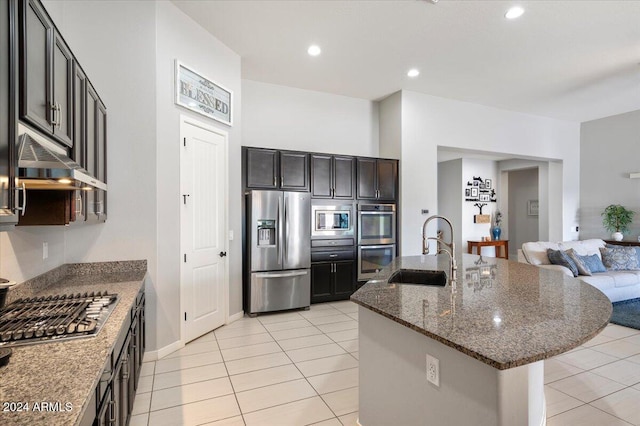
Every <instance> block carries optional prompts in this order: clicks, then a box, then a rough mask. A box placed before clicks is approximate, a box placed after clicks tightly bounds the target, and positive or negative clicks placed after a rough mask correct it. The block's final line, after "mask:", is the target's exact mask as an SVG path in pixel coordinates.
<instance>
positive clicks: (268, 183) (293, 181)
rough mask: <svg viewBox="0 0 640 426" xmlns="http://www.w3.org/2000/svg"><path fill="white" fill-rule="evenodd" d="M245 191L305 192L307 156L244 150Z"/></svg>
mask: <svg viewBox="0 0 640 426" xmlns="http://www.w3.org/2000/svg"><path fill="white" fill-rule="evenodd" d="M244 157H245V184H246V187H247V188H248V189H282V190H287V191H308V190H309V154H307V153H305V152H294V151H277V150H274V149H262V148H244Z"/></svg>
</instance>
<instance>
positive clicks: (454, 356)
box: [351, 254, 612, 426]
mask: <svg viewBox="0 0 640 426" xmlns="http://www.w3.org/2000/svg"><path fill="white" fill-rule="evenodd" d="M458 256H459V257H458V271H457V272H458V279H457V282H456V283H453V284H452V283H451V282H447V283H446V285H445V286H430V285H412V284H389V283H388V282H387V281H388V279H389V277H390V276H391V275H392V274H393V273H394V272H396V271H397V270H399V269H410V270H438V271H446V272H447V274H448V271H449V257H448V256H447V255H439V256H413V257H400V258H397V259H395V260H394V261H393V262H392V263H391V264H390V265H389V266H388V267H387V268H385V269H384V270H382V271H381V272H380V273H379V274H378V276H376V278H375V279H373V280H371V281H369V282H368V283H367V284H365V285H364V286H363V287H362V288H360V289H359V290H358V291H357V292H356V293H354V295H353V296H352V297H351V300H352V301H354V302H355V303H357V304H359V305H360V307H359V310H358V312H359V313H358V315H359V345H360V348H359V355H360V388H359V389H360V390H359V392H360V395H359V399H360V414H359V416H360V417H359V422H360V424H361V425H362V426H375V425H388V424H406V425H420V424H429V425H462V424H474V425H541V424H545V422H546V414H545V401H544V366H543V360H544V359H547V358H551V357H553V356H555V355H558V354H561V353H563V352H566V351H569V350H571V349H573V348H575V347H577V346H579V345H580V344H582V343H584V342H586V341H588V340H590V339H591V338H593V337H594V336H595V335H597V334H598V333H599V332H600V331H601V330H602V329H603V328H604V327H606V325H607V323H608V320H609V318H610V316H611V309H612V308H611V303H610V301H609V299H608V298H607V297H606V296H605V295H604V294H602V293H601V292H600V291H599V290H597V289H596V288H595V287H592V286H590V285H588V284H585V283H583V282H582V281H579V280H577V279H574V278H570V277H567V276H565V275H564V274H561V273H557V272H555V271H549V270H545V269H542V268H536V267H534V266H531V265H526V264H522V263H517V262H512V261H508V260H503V259H496V258H482V257H480V256H476V255H469V254H459V255H458ZM427 354H428V355H431V356H432V357H434V358H436V359H437V360H438V361H439V368H438V370H439V371H438V376H439V385H438V386H436V385H434V384H432V383H429V382H428V381H427V371H426V366H427V362H426V355H427Z"/></svg>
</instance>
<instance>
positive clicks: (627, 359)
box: [131, 301, 640, 426]
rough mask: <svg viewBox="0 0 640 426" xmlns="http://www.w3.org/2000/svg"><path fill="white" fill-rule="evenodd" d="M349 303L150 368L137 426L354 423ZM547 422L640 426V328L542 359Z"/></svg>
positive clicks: (353, 334) (208, 340)
mask: <svg viewBox="0 0 640 426" xmlns="http://www.w3.org/2000/svg"><path fill="white" fill-rule="evenodd" d="M357 312H358V310H357V305H355V304H354V303H352V302H349V301H344V302H336V303H325V304H319V305H312V306H311V309H310V310H309V311H293V312H286V313H277V314H267V315H262V316H258V317H257V318H248V317H245V318H243V319H241V320H239V321H236V322H234V323H232V324H229V325H226V326H223V327H221V328H219V329H217V330H216V331H214V332H212V333H209V334H207V335H205V336H203V337H201V338H199V339H197V340H195V341H193V342H191V343H189V344H188V345H187V346H186V347H184V348H183V349H180V350H179V351H176V352H174V353H173V354H171V355H169V356H167V357H165V358H163V359H161V360H159V361H155V362H145V363H144V364H143V369H142V373H141V379H140V385H139V388H138V392H137V395H136V400H135V404H134V408H133V416H132V418H131V426H138V425H149V426H161V425H172V426H175V425H211V426H213V425H248V426H252V425H264V426H270V425H274V426H286V425H293V426H298V425H307V424H315V425H327V426H329V425H336V426H340V425H348V426H353V425H356V420H357V418H358V330H357V328H358V313H357ZM545 396H546V399H547V415H548V417H547V424H548V425H549V426H558V425H567V426H574V425H581V426H589V425H593V426H602V425H630V424H632V425H638V426H640V330H634V329H631V328H626V327H620V326H617V325H609V326H608V327H607V328H606V329H605V330H604V331H603V332H602V333H600V334H599V335H598V336H597V337H595V338H594V339H593V340H591V341H589V342H587V343H585V344H584V345H582V346H580V347H578V348H576V349H574V350H572V351H570V352H568V353H565V354H562V355H560V356H557V357H555V358H552V359H550V360H547V361H546V362H545Z"/></svg>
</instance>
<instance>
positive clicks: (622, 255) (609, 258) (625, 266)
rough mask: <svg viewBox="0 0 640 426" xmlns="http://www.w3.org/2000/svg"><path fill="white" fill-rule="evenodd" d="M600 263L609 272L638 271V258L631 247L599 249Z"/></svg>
mask: <svg viewBox="0 0 640 426" xmlns="http://www.w3.org/2000/svg"><path fill="white" fill-rule="evenodd" d="M600 253H601V254H602V263H603V264H604V266H605V267H606V268H607V269H608V270H611V271H628V270H630V269H638V256H637V255H636V249H635V248H633V247H624V246H618V247H615V248H614V247H613V246H612V247H611V248H610V247H604V248H601V249H600Z"/></svg>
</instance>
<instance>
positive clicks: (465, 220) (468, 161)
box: [438, 158, 505, 256]
mask: <svg viewBox="0 0 640 426" xmlns="http://www.w3.org/2000/svg"><path fill="white" fill-rule="evenodd" d="M474 176H476V177H477V176H479V177H481V178H482V179H491V181H492V182H491V186H492V188H494V189H495V190H496V199H497V201H498V202H499V201H500V199H501V198H502V197H504V196H505V194H502V193H500V191H499V190H498V188H499V187H500V179H499V175H498V164H497V162H495V161H491V160H478V159H474V158H465V159H463V160H462V188H464V189H466V188H469V187H468V186H467V182H469V181H472V180H473V177H474ZM457 189H458V192H459V193H462V189H460V188H457ZM478 203H480V202H479V201H478ZM475 204H476V201H473V202H471V201H464V202H463V203H462V227H461V228H460V238H461V239H462V242H463V244H462V245H461V246H460V247H462V250H463V251H465V252H466V250H467V241H480V240H482V237H491V228H492V225H493V217H494V214H495V212H496V210H497V209H498V203H497V202H495V203H493V202H482V203H480V204H486V206H484V207H483V208H482V214H488V215H490V216H491V222H489V223H474V222H473V216H474V215H477V214H480V209H479V208H478V207H475ZM438 209H440V206H438ZM500 238H502V239H504V238H505V237H504V236H502V235H501V237H500ZM474 253H475V251H474ZM482 254H486V255H488V256H495V248H494V247H483V248H482Z"/></svg>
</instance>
